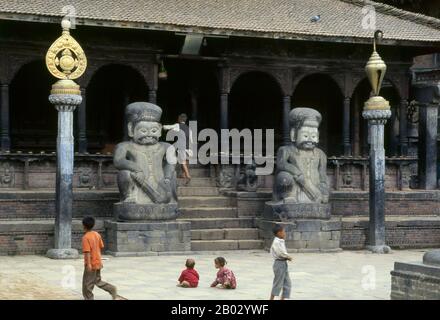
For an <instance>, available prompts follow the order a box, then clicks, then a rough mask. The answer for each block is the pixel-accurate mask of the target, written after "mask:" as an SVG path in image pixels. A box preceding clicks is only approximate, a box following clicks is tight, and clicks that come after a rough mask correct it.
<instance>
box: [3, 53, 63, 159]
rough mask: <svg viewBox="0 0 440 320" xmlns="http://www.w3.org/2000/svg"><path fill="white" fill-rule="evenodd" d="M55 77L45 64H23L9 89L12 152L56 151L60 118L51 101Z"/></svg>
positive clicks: (38, 62) (40, 62)
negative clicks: (50, 96)
mask: <svg viewBox="0 0 440 320" xmlns="http://www.w3.org/2000/svg"><path fill="white" fill-rule="evenodd" d="M56 80H57V79H55V78H53V77H52V76H51V75H50V73H49V71H47V69H46V65H45V63H44V61H34V62H31V63H28V64H26V65H24V66H23V67H22V68H21V69H20V70H19V71H18V73H17V74H16V75H15V77H14V79H13V80H12V82H11V86H10V124H11V149H12V151H18V150H21V151H55V149H56V138H57V126H58V120H57V119H58V116H57V111H56V109H55V107H54V106H53V105H52V104H51V103H50V102H49V95H50V90H51V87H52V84H54V83H55V82H56Z"/></svg>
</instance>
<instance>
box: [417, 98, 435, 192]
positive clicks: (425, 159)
mask: <svg viewBox="0 0 440 320" xmlns="http://www.w3.org/2000/svg"><path fill="white" fill-rule="evenodd" d="M437 126H438V105H437V104H429V103H422V104H420V105H419V178H420V188H422V189H425V190H434V189H437V131H438V128H437Z"/></svg>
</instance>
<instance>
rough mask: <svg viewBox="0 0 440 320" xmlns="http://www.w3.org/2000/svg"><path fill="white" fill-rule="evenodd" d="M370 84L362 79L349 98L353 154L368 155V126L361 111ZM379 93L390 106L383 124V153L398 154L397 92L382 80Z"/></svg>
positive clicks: (398, 114)
mask: <svg viewBox="0 0 440 320" xmlns="http://www.w3.org/2000/svg"><path fill="white" fill-rule="evenodd" d="M370 94H371V85H370V83H369V81H368V79H366V78H365V79H363V80H362V81H361V82H360V83H359V84H358V85H357V87H356V89H355V90H354V93H353V96H352V99H351V110H352V111H353V113H352V114H353V115H354V116H353V117H352V125H351V128H352V137H353V154H354V155H355V156H364V157H365V156H368V152H369V148H368V127H367V121H366V120H365V119H364V118H363V117H362V111H363V108H364V104H365V102H366V101H367V100H368V99H369V98H370ZM380 95H381V96H382V97H384V98H385V99H386V100H388V101H389V103H390V107H391V118H390V119H389V120H388V121H387V123H386V125H385V133H384V137H385V141H384V143H385V144H384V146H385V155H386V156H387V157H391V156H396V155H398V154H399V136H400V135H399V123H400V121H399V117H400V113H399V111H400V110H399V109H400V108H399V103H400V98H399V93H398V92H397V90H396V89H395V87H394V85H393V84H392V83H391V82H390V81H387V80H386V79H385V80H384V82H383V85H382V89H381V91H380Z"/></svg>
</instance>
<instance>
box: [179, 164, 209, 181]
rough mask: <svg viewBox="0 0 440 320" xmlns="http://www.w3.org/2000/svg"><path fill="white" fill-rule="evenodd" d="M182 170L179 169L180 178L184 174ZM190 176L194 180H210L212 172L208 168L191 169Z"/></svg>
mask: <svg viewBox="0 0 440 320" xmlns="http://www.w3.org/2000/svg"><path fill="white" fill-rule="evenodd" d="M182 172H183V171H182V169H180V168H179V169H178V171H177V174H178V176H180V174H182ZM189 174H190V175H191V177H192V178H209V177H210V170H209V168H208V167H191V166H190V167H189Z"/></svg>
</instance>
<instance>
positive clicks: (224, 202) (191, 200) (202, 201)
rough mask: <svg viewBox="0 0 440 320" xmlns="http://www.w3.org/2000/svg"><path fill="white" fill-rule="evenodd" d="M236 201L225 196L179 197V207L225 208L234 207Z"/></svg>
mask: <svg viewBox="0 0 440 320" xmlns="http://www.w3.org/2000/svg"><path fill="white" fill-rule="evenodd" d="M233 202H234V199H232V198H228V197H223V196H217V197H214V196H206V197H200V196H199V197H196V196H193V197H179V207H181V208H195V207H203V208H207V207H208V208H218V207H221V208H224V207H232V206H233V205H234V203H233Z"/></svg>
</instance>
